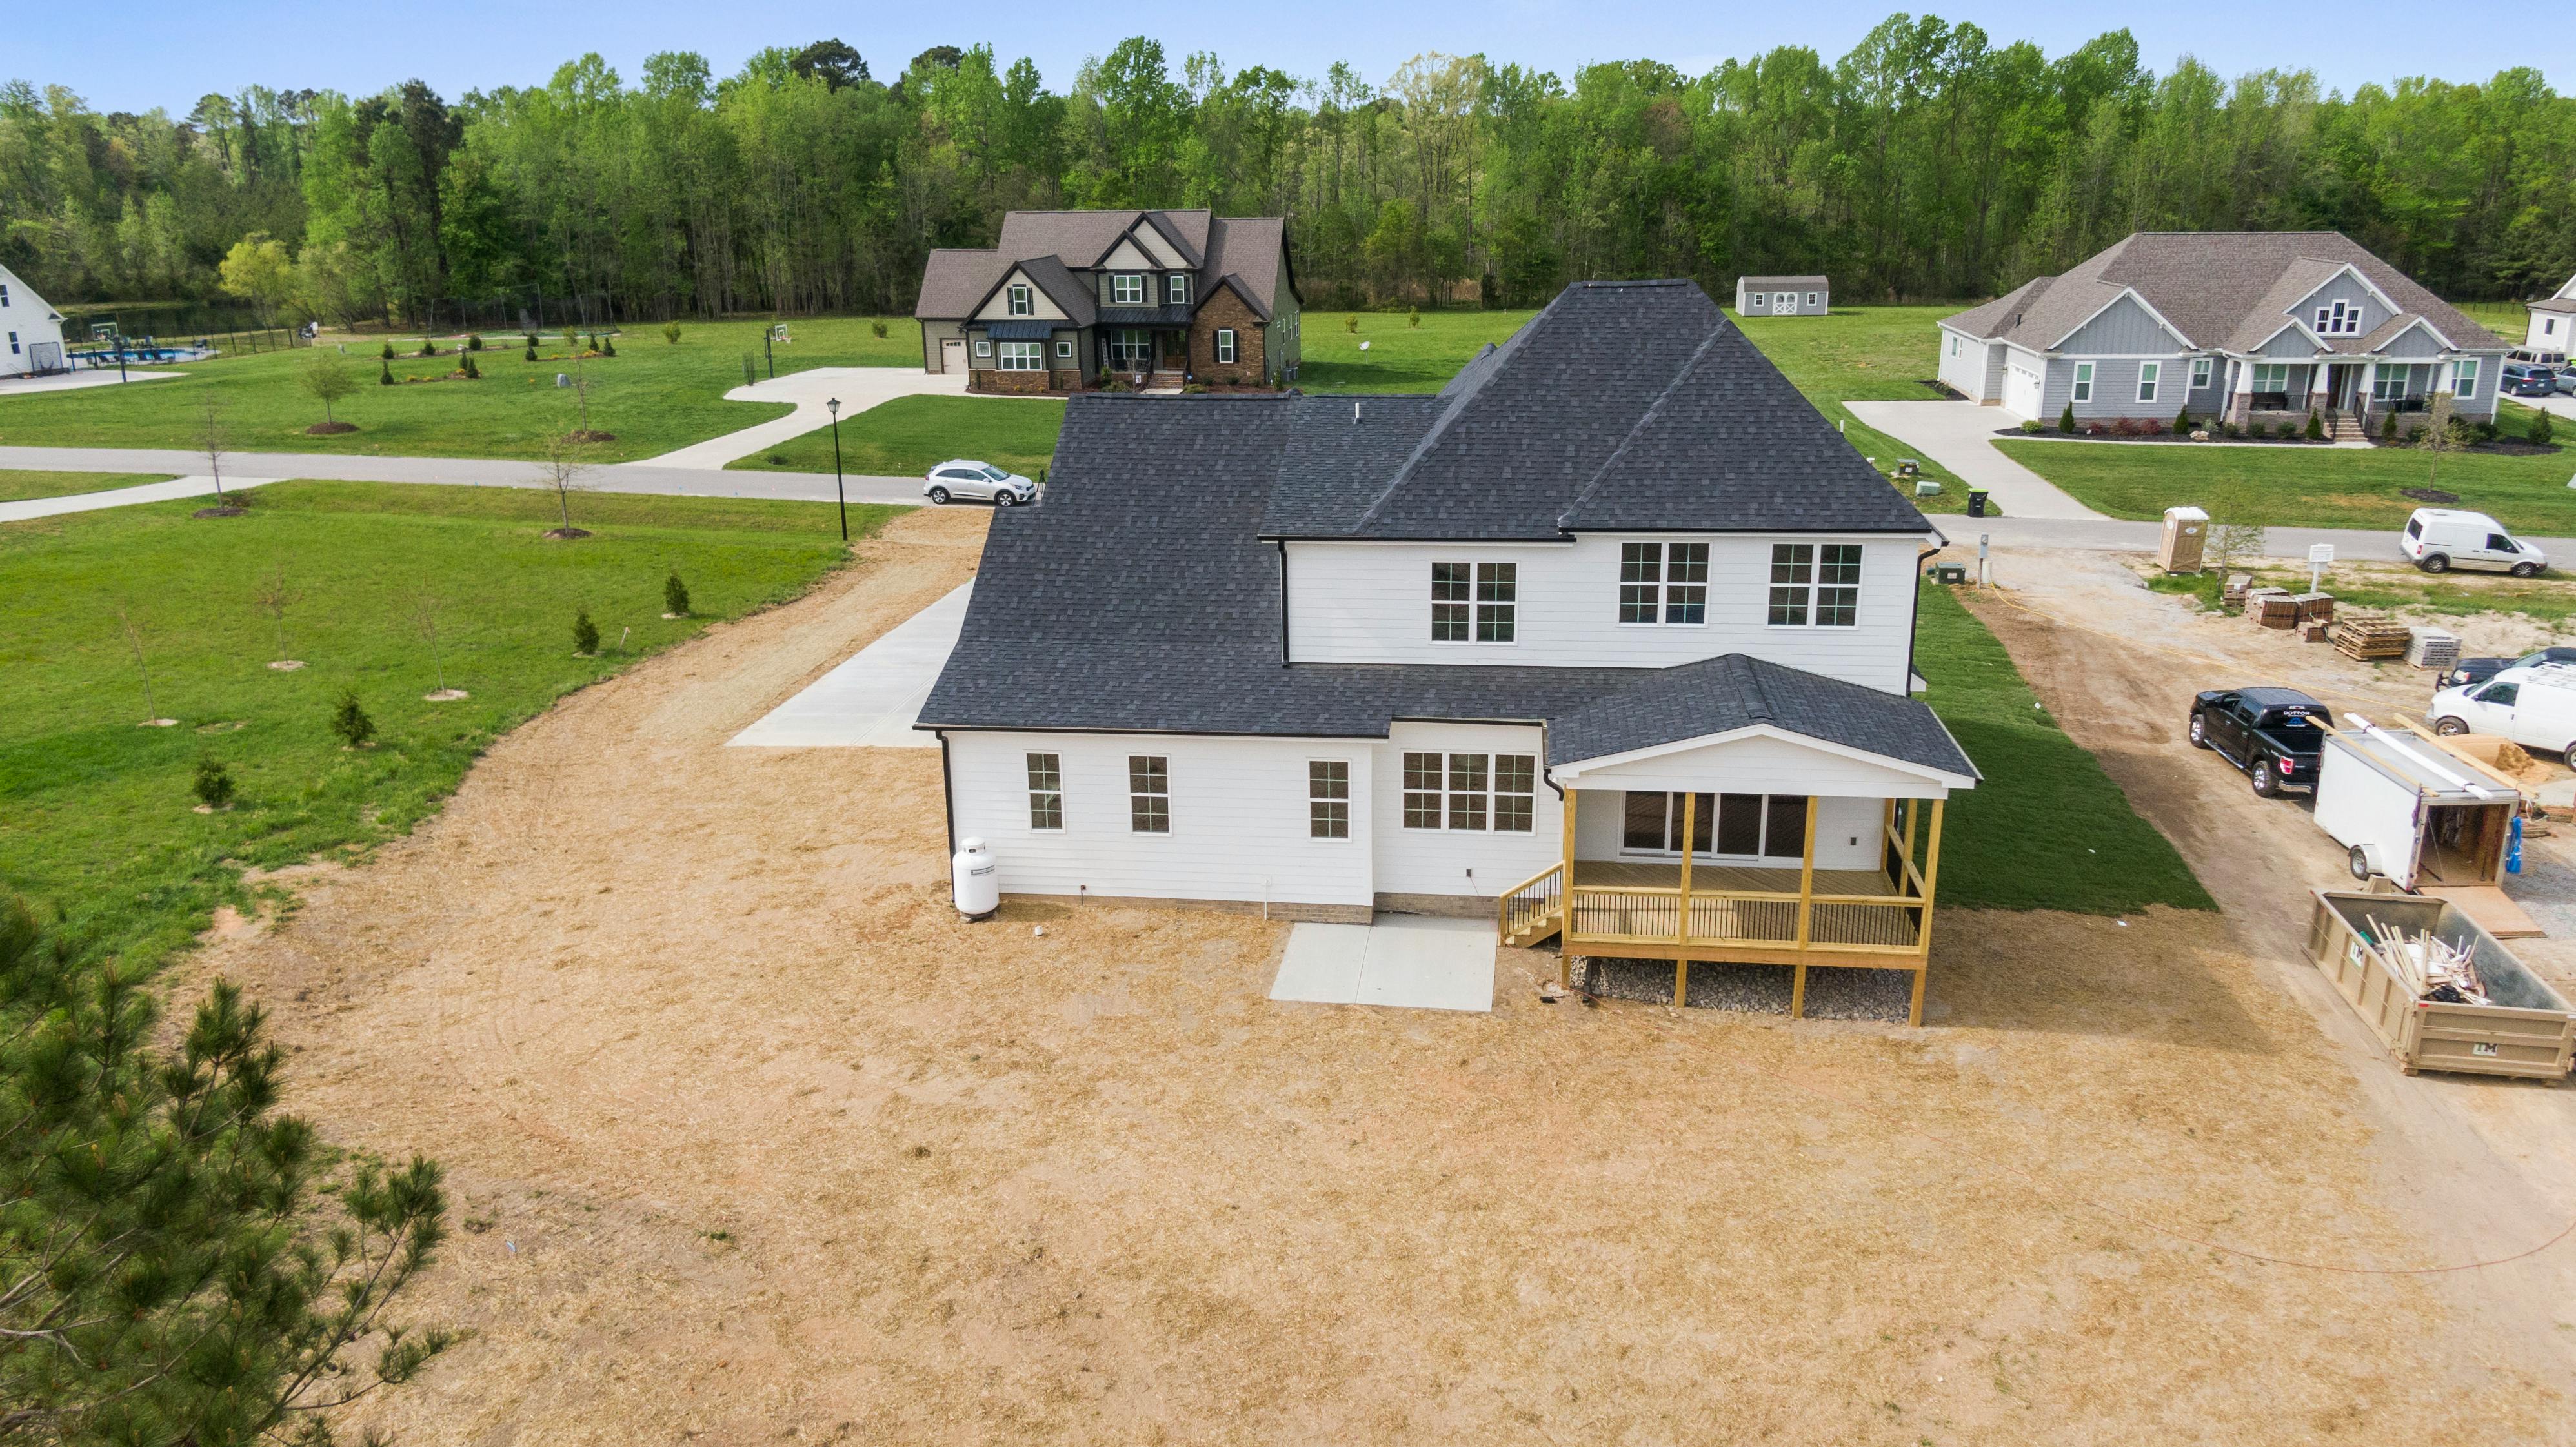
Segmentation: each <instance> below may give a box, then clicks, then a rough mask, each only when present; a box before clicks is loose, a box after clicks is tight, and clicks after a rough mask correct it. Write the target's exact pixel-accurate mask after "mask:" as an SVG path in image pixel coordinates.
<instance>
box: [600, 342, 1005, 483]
mask: <svg viewBox="0 0 2576 1447" xmlns="http://www.w3.org/2000/svg"><path fill="white" fill-rule="evenodd" d="M966 395H967V392H966V378H965V377H964V376H962V375H958V376H946V375H942V374H939V373H936V372H924V371H922V370H921V369H920V368H918V367H815V368H812V369H810V370H807V371H803V372H790V373H788V374H787V375H786V376H784V377H772V378H770V379H769V380H768V381H765V382H756V383H754V384H752V385H751V386H748V387H736V388H734V389H733V390H732V391H730V392H727V393H725V400H726V401H728V402H788V403H793V404H794V405H795V408H796V410H795V411H794V412H792V413H789V414H788V415H787V416H784V417H781V418H778V419H777V420H775V421H772V422H759V423H754V424H753V425H751V426H749V427H745V428H743V429H742V430H741V431H739V432H728V433H726V434H725V435H724V436H722V437H711V438H708V439H707V440H706V441H704V442H700V443H695V444H692V445H690V446H688V447H683V448H681V449H680V450H679V451H677V452H665V453H663V454H662V455H661V456H659V457H648V458H645V459H644V460H643V461H641V462H637V463H628V464H625V465H626V466H630V467H685V468H694V469H718V468H722V467H724V466H725V465H726V464H727V463H731V462H739V461H741V460H742V459H743V458H746V457H756V456H758V455H759V454H760V453H762V452H764V451H766V450H768V449H769V448H772V447H776V446H777V445H779V444H780V443H782V442H785V441H787V440H789V439H790V438H795V437H802V436H804V435H805V434H806V433H808V432H816V431H820V430H821V429H823V428H825V427H829V426H831V425H832V413H831V410H830V409H829V408H827V407H826V406H824V405H823V404H824V403H825V402H826V401H829V400H830V399H833V398H839V399H840V403H841V416H842V417H843V418H844V419H847V418H850V417H854V416H857V415H858V414H859V413H861V412H865V411H867V410H868V409H869V408H871V407H874V406H877V405H879V404H880V403H884V402H891V401H893V400H894V399H895V398H897V397H922V396H936V397H963V396H966Z"/></svg>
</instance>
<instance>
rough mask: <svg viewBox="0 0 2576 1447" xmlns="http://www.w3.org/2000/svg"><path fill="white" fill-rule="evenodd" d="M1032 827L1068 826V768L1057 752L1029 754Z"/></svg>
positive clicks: (1030, 823) (1030, 822) (1052, 827)
mask: <svg viewBox="0 0 2576 1447" xmlns="http://www.w3.org/2000/svg"><path fill="white" fill-rule="evenodd" d="M1029 827H1030V828H1032V829H1062V828H1063V827H1064V767H1063V761H1062V760H1061V759H1060V758H1058V757H1057V756H1056V755H1054V754H1031V755H1029Z"/></svg>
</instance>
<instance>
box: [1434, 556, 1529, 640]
mask: <svg viewBox="0 0 2576 1447" xmlns="http://www.w3.org/2000/svg"><path fill="white" fill-rule="evenodd" d="M1520 571H1521V565H1520V564H1518V563H1433V564H1432V565H1431V641H1432V642H1434V643H1469V642H1474V643H1509V642H1512V641H1513V639H1514V637H1515V636H1516V635H1517V633H1518V631H1519V613H1520Z"/></svg>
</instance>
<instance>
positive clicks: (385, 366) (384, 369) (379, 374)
mask: <svg viewBox="0 0 2576 1447" xmlns="http://www.w3.org/2000/svg"><path fill="white" fill-rule="evenodd" d="M376 381H377V382H378V383H379V384H381V385H383V386H387V387H390V386H392V385H393V384H394V364H393V363H391V362H378V363H376Z"/></svg>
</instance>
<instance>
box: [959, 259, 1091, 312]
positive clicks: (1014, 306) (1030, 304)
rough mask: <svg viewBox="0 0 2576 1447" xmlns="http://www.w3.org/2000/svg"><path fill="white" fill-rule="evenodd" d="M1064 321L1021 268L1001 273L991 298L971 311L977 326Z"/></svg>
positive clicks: (1055, 307)
mask: <svg viewBox="0 0 2576 1447" xmlns="http://www.w3.org/2000/svg"><path fill="white" fill-rule="evenodd" d="M1067 319H1068V318H1067V317H1066V315H1065V310H1064V308H1063V307H1061V306H1058V305H1057V304H1056V301H1055V298H1053V297H1051V296H1049V295H1047V291H1046V288H1045V287H1043V286H1041V285H1039V284H1038V281H1037V278H1035V277H1033V276H1031V275H1029V272H1028V268H1026V267H1025V266H1014V267H1012V268H1011V269H1010V270H1009V271H1008V272H1005V273H1004V274H1003V276H1002V279H1001V281H1000V282H998V283H996V284H995V285H994V287H993V291H992V294H991V295H990V296H988V297H986V298H985V299H984V304H983V305H982V306H979V307H977V308H976V309H975V320H977V321H979V322H999V321H1013V320H1019V321H1028V320H1035V321H1047V322H1060V321H1065V320H1067Z"/></svg>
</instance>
